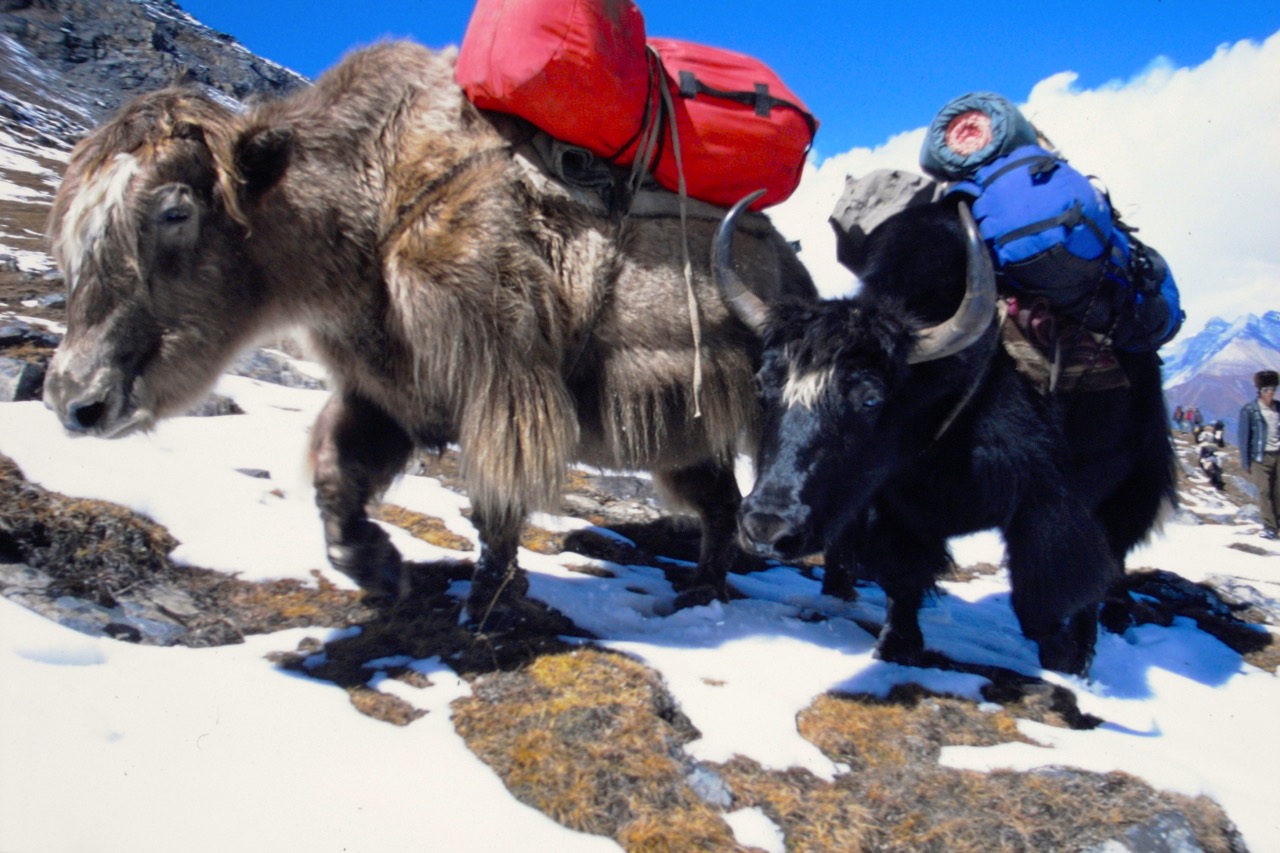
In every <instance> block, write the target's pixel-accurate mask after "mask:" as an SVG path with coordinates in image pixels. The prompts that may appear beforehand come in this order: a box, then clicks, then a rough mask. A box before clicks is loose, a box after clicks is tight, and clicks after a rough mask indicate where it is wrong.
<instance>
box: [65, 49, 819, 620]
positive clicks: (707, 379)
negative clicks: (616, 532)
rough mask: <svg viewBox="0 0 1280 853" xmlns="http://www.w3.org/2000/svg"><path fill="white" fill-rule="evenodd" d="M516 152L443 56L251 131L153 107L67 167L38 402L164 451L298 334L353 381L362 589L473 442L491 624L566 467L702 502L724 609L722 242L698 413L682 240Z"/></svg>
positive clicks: (700, 262)
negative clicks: (57, 321) (161, 438)
mask: <svg viewBox="0 0 1280 853" xmlns="http://www.w3.org/2000/svg"><path fill="white" fill-rule="evenodd" d="M526 132H527V128H524V127H522V126H519V125H517V124H516V123H515V122H513V121H511V120H508V119H505V118H503V117H498V116H494V115H491V114H485V113H482V112H480V111H478V110H476V109H475V108H474V107H473V106H472V105H471V104H470V103H468V102H467V101H466V99H465V98H464V97H463V95H462V92H461V91H460V89H459V88H458V87H457V86H456V85H455V84H454V82H453V56H452V54H451V53H443V54H438V53H433V52H431V51H428V50H426V49H425V48H422V47H419V46H416V45H413V44H408V43H386V44H381V45H378V46H375V47H372V48H369V49H367V50H364V51H360V52H357V53H355V54H353V55H351V56H350V57H348V58H347V59H346V60H345V61H344V62H343V63H341V64H340V65H339V66H338V67H336V68H335V69H333V70H332V71H330V72H328V73H327V74H325V75H324V76H323V77H321V79H320V80H319V81H318V82H317V84H316V85H315V86H314V87H313V88H311V89H309V90H305V91H303V92H300V93H298V94H296V95H294V96H292V97H290V98H288V99H287V100H283V101H280V102H277V103H272V104H266V105H263V106H259V107H257V108H255V109H253V110H251V111H250V112H248V113H247V114H244V115H236V114H234V113H232V112H230V111H228V110H225V109H223V108H221V107H220V106H218V105H216V104H214V103H212V102H210V101H208V100H206V99H204V98H203V97H201V96H199V95H197V94H194V93H192V92H190V91H183V90H166V91H162V92H158V93H155V94H152V95H150V96H145V97H143V98H142V99H140V100H139V101H137V102H135V103H134V104H132V105H130V106H129V107H127V108H125V109H124V110H123V111H122V112H121V114H119V115H118V116H117V117H115V118H114V119H113V120H112V121H111V122H110V123H108V124H107V125H105V126H104V127H103V128H101V129H99V130H98V131H97V132H95V133H94V134H93V135H92V136H91V137H89V138H88V139H87V140H85V142H83V143H82V144H81V145H80V146H79V147H78V148H77V150H76V151H75V153H74V155H73V157H72V161H71V164H70V166H69V168H68V171H67V176H66V179H65V182H64V185H63V187H62V189H61V191H60V192H59V195H58V198H57V201H56V202H55V206H54V211H53V215H52V219H51V222H50V234H51V237H52V240H53V246H54V252H55V256H56V257H57V259H58V261H59V263H60V265H61V266H62V268H63V269H64V271H66V273H67V276H68V280H69V281H70V282H71V285H72V289H71V300H70V305H69V308H68V315H69V327H68V334H67V337H66V341H65V343H64V344H63V346H62V347H61V348H60V350H59V352H58V354H57V356H56V358H55V359H54V363H53V365H52V367H51V372H50V374H51V375H50V379H49V383H48V387H49V393H48V395H47V398H48V399H49V400H50V401H51V405H53V406H54V407H55V408H56V409H57V410H58V411H59V413H60V414H61V415H62V417H63V420H64V422H65V423H66V424H67V425H68V427H69V428H71V429H75V430H81V431H87V432H93V433H97V434H102V435H118V434H123V433H124V432H128V431H130V430H133V429H138V428H146V427H148V426H150V425H151V424H152V423H153V422H154V421H155V420H156V419H157V418H160V417H164V416H166V415H170V414H175V413H178V412H181V411H182V410H183V409H184V407H186V406H188V405H189V404H191V403H192V402H193V401H195V400H197V399H198V398H200V396H201V395H202V394H204V393H205V392H206V391H207V389H208V388H209V386H210V385H211V384H212V382H213V381H214V380H215V378H216V377H217V375H218V373H219V372H220V371H221V370H222V369H223V367H224V366H225V365H226V364H227V362H228V361H229V360H230V359H231V358H232V357H233V356H234V355H235V354H236V353H237V352H238V351H239V350H240V349H242V348H243V347H244V346H245V345H247V344H249V343H251V342H252V341H253V340H254V339H255V338H259V337H261V336H263V335H267V334H271V333H272V332H277V331H278V330H279V328H280V327H282V326H298V327H301V329H302V330H303V332H304V335H305V337H306V339H307V340H308V341H309V343H310V345H311V348H312V350H313V352H314V354H315V355H316V356H317V357H318V358H319V359H320V360H321V361H323V362H324V363H325V364H326V365H327V366H328V367H329V368H330V369H331V370H332V373H333V378H334V384H335V386H336V393H335V395H334V397H333V400H332V401H331V402H330V404H329V406H328V408H327V409H326V411H325V413H324V414H323V415H322V417H321V419H320V421H319V422H318V423H317V428H316V430H315V435H314V439H313V454H314V457H315V460H316V486H317V501H318V503H319V505H320V508H321V512H322V515H323V516H324V519H325V523H326V535H327V538H328V540H329V543H330V555H331V558H332V560H333V562H334V564H335V565H336V566H338V567H339V568H341V569H343V570H344V571H346V572H348V573H350V574H352V575H353V576H354V577H356V578H357V579H358V580H359V581H361V583H362V584H365V585H366V586H369V587H372V588H380V587H381V588H386V589H390V588H393V587H394V586H395V583H396V578H397V577H398V574H399V562H398V557H397V556H396V555H395V554H394V550H393V549H391V547H390V545H389V544H388V543H387V542H386V537H385V535H384V534H382V532H381V531H380V530H379V529H378V528H376V527H375V526H374V525H373V524H372V523H371V522H369V521H368V519H367V518H366V517H365V514H364V505H365V503H366V502H367V501H368V499H369V498H370V497H371V495H373V494H374V493H376V492H377V491H378V490H380V489H381V488H383V487H385V486H386V484H387V483H388V482H389V481H390V479H391V478H392V477H393V476H394V475H395V474H396V473H397V472H398V471H399V469H400V468H401V466H402V465H403V463H404V461H405V459H406V458H407V457H408V455H409V454H410V452H411V451H412V448H413V447H414V446H425V447H432V446H439V445H441V444H444V443H446V442H451V441H457V442H458V443H459V445H460V446H461V448H462V450H463V455H464V462H463V466H464V471H463V473H464V477H465V480H466V483H467V487H468V492H469V495H470V497H471V500H472V502H473V505H474V508H475V519H476V524H477V527H478V528H479V532H480V535H481V540H482V550H481V560H480V564H479V565H478V566H477V577H476V584H475V586H474V587H473V591H472V605H473V607H472V612H473V615H477V613H476V610H477V609H478V608H480V607H483V608H484V609H485V610H486V612H487V608H488V605H489V604H491V603H492V601H491V599H492V598H493V596H494V595H496V593H497V592H498V591H499V590H501V589H503V588H506V587H508V586H510V588H511V590H512V591H516V590H518V589H520V583H519V579H518V578H517V576H516V575H515V574H514V572H515V569H514V557H515V542H516V536H517V535H518V531H519V526H520V524H521V522H522V520H523V518H524V517H525V515H526V513H527V512H528V511H529V510H530V509H533V508H537V507H545V506H550V505H553V503H554V502H555V500H556V499H557V498H558V495H559V492H560V486H561V482H562V478H563V474H564V470H565V466H566V463H567V462H568V461H569V460H570V459H574V458H576V459H581V460H583V461H587V462H590V463H593V464H596V465H601V466H608V467H618V468H646V469H651V470H654V471H655V473H656V475H657V477H658V480H659V482H660V483H662V484H663V485H664V486H666V487H667V488H668V490H669V491H671V492H673V493H675V495H676V496H677V497H681V498H683V499H684V500H685V501H686V502H687V503H690V504H692V507H693V508H694V509H695V510H697V511H698V512H699V513H700V514H701V515H702V518H703V522H704V534H706V535H705V536H704V552H703V556H704V559H703V562H702V564H701V565H700V574H699V581H700V582H701V583H702V585H704V586H710V587H711V588H712V589H713V590H714V591H717V592H721V593H722V592H723V589H722V585H723V577H724V571H725V569H726V567H727V562H728V557H727V552H726V547H727V543H728V542H729V540H730V537H731V535H732V533H731V531H732V521H731V519H732V514H733V509H735V508H736V503H737V497H736V495H737V490H736V486H734V485H733V478H732V471H731V462H732V455H733V452H734V451H735V449H736V447H737V445H738V443H739V442H740V441H741V440H742V439H743V438H744V437H745V438H747V439H748V441H749V440H750V439H751V437H752V436H753V435H754V432H755V429H756V417H757V413H756V409H755V403H754V400H753V395H752V394H751V376H752V373H753V358H754V355H755V352H756V344H755V343H754V341H753V340H752V338H751V336H750V335H749V334H747V333H746V332H745V330H744V329H743V328H742V326H741V325H740V324H739V323H738V322H737V321H736V320H734V319H732V318H731V317H730V315H729V314H728V312H727V311H726V309H725V307H724V304H723V302H722V299H721V297H720V296H719V294H718V292H717V291H716V289H715V286H714V284H713V282H712V281H711V279H710V275H709V270H708V268H707V267H708V264H707V263H706V261H705V260H704V259H706V258H708V257H709V253H710V242H711V237H712V230H713V228H714V224H715V223H713V222H710V221H706V220H699V219H691V220H690V221H689V225H688V233H687V239H688V241H689V250H690V256H691V257H692V258H693V259H694V260H695V263H694V265H693V273H692V288H693V292H694V294H695V295H696V299H697V303H698V312H699V317H698V318H697V321H698V323H699V324H700V328H701V333H702V342H703V345H702V349H701V364H702V385H701V392H700V395H699V398H698V401H697V402H698V403H700V408H701V417H694V408H695V407H694V402H695V401H694V399H693V397H692V392H693V383H692V378H693V375H694V364H695V358H694V355H695V352H694V346H693V337H692V332H691V323H690V317H689V311H688V307H687V306H688V302H687V300H688V296H687V290H686V282H685V279H684V276H683V274H682V269H681V257H682V253H681V243H680V241H681V232H680V225H679V221H678V220H677V219H674V218H670V217H667V218H656V217H655V218H646V217H612V218H610V217H605V216H602V215H598V214H596V213H594V212H593V211H592V210H590V209H588V208H587V207H584V206H582V205H579V204H575V203H573V202H571V201H568V200H566V199H564V198H560V197H550V196H549V195H548V194H545V193H541V192H539V191H538V190H537V189H536V188H535V187H534V185H533V183H532V182H531V181H530V180H529V179H528V178H527V177H526V175H525V173H524V172H523V171H522V170H521V169H520V168H519V167H518V166H517V165H516V164H515V163H514V161H513V159H512V146H513V143H515V142H517V141H519V134H521V133H526ZM745 233H746V234H747V235H748V239H746V240H740V247H739V249H740V251H739V253H738V255H737V258H736V261H737V263H738V264H739V265H740V266H741V268H742V269H743V270H744V271H745V273H746V276H747V280H748V286H749V287H751V288H752V289H753V290H756V291H758V292H759V293H760V294H761V295H762V296H763V297H764V298H766V299H773V298H776V297H777V296H779V295H780V294H782V293H784V292H787V293H792V294H799V295H802V296H809V297H812V296H813V286H812V283H811V282H810V280H809V277H808V275H807V274H806V273H805V271H804V270H803V268H802V267H801V266H800V264H799V262H798V261H797V260H796V258H795V256H794V254H793V253H792V252H791V250H790V249H789V248H788V247H787V246H786V244H785V242H784V241H783V240H782V239H781V237H780V236H779V235H778V234H777V233H776V231H774V230H773V229H772V227H771V226H769V225H768V223H767V221H765V220H763V219H762V218H760V219H757V220H756V221H755V222H754V224H751V225H749V226H748V227H747V229H746V230H745ZM726 491H731V492H732V494H731V495H726V494H725V492H726ZM726 510H727V511H728V515H727V516H726V515H725V513H726ZM726 519H727V520H726ZM721 528H724V529H721ZM512 581H516V583H514V584H511V582H512ZM482 598H483V599H484V600H483V601H481V599H482Z"/></svg>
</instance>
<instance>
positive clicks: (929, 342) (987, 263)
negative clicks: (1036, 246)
mask: <svg viewBox="0 0 1280 853" xmlns="http://www.w3.org/2000/svg"><path fill="white" fill-rule="evenodd" d="M960 221H961V222H963V223H964V230H965V235H966V237H967V238H968V240H967V243H968V263H967V268H968V271H967V273H966V275H965V291H964V299H963V300H961V302H960V307H959V308H958V309H956V313H955V314H954V315H952V316H951V317H950V318H949V319H947V320H944V321H943V322H941V323H939V324H938V325H936V326H930V327H929V328H927V329H924V330H923V331H921V332H920V337H919V338H918V339H917V340H916V346H915V349H914V350H913V351H912V353H911V355H910V356H908V358H907V361H908V362H909V363H911V364H919V363H920V362H922V361H933V360H934V359H938V358H946V357H947V356H949V355H955V354H956V353H958V352H960V350H962V349H964V348H965V347H967V346H969V345H970V344H973V343H975V342H976V341H977V340H978V338H980V337H982V333H983V332H985V331H986V330H987V327H988V326H990V325H991V321H992V319H993V318H994V317H995V315H996V310H995V309H996V274H995V270H994V269H992V267H991V255H990V254H989V253H988V252H987V246H986V244H985V243H983V242H982V236H981V235H980V234H979V233H978V224H977V223H976V222H974V221H973V214H972V213H970V212H969V206H968V205H967V204H961V205H960Z"/></svg>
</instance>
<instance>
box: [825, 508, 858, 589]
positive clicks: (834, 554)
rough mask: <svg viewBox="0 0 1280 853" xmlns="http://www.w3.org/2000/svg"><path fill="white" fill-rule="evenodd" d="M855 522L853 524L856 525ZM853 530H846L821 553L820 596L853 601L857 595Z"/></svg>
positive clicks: (856, 562)
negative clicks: (854, 584)
mask: <svg viewBox="0 0 1280 853" xmlns="http://www.w3.org/2000/svg"><path fill="white" fill-rule="evenodd" d="M856 523H857V522H855V524H856ZM853 542H854V533H853V528H852V527H850V528H846V529H845V530H844V531H843V532H842V533H841V534H840V535H839V536H838V537H836V541H835V542H833V543H832V544H831V545H829V546H827V548H826V550H825V551H823V552H822V594H823V595H830V596H832V597H834V598H840V599H843V600H845V601H853V600H854V599H855V598H857V593H856V592H855V591H854V589H853V581H854V578H855V577H858V575H859V573H858V571H857V567H858V554H857V549H856V548H855V547H854V544H853Z"/></svg>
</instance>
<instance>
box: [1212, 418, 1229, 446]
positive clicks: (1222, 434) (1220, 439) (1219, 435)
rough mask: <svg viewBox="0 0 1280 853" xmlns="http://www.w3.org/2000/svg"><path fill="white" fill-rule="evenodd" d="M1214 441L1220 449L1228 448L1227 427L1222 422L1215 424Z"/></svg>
mask: <svg viewBox="0 0 1280 853" xmlns="http://www.w3.org/2000/svg"><path fill="white" fill-rule="evenodd" d="M1213 440H1214V442H1216V443H1217V445H1218V446H1219V447H1226V446H1227V425H1226V424H1224V423H1223V422H1222V421H1214V422H1213Z"/></svg>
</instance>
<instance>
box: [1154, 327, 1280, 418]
mask: <svg viewBox="0 0 1280 853" xmlns="http://www.w3.org/2000/svg"><path fill="white" fill-rule="evenodd" d="M1164 359H1165V364H1164V387H1165V396H1166V397H1167V399H1168V402H1169V405H1170V406H1195V407H1197V408H1199V409H1200V410H1201V411H1202V412H1203V413H1204V416H1205V419H1206V420H1218V419H1221V420H1223V421H1224V422H1225V423H1226V424H1227V426H1228V435H1231V434H1233V433H1234V428H1235V422H1236V418H1237V415H1238V414H1239V412H1240V407H1241V406H1242V405H1244V404H1245V403H1246V402H1248V401H1249V400H1252V399H1253V398H1254V397H1255V396H1256V392H1255V389H1254V387H1253V374H1254V373H1256V372H1257V371H1259V370H1262V369H1264V368H1269V369H1272V370H1280V311H1268V312H1267V313H1265V314H1263V315H1262V316H1261V317H1258V316H1257V315H1255V314H1248V315H1246V316H1244V317H1240V318H1238V319H1236V321H1235V322H1233V323H1228V322H1227V321H1225V320H1222V319H1220V318H1217V317H1215V318H1213V319H1212V320H1210V321H1209V322H1208V323H1206V324H1205V327H1204V329H1203V330H1201V331H1200V332H1199V333H1198V334H1196V335H1193V336H1192V337H1189V338H1186V339H1184V340H1182V341H1180V342H1179V343H1178V344H1177V345H1176V346H1174V347H1173V348H1172V349H1171V350H1170V351H1169V352H1168V353H1167V354H1166V355H1165V357H1164Z"/></svg>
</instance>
